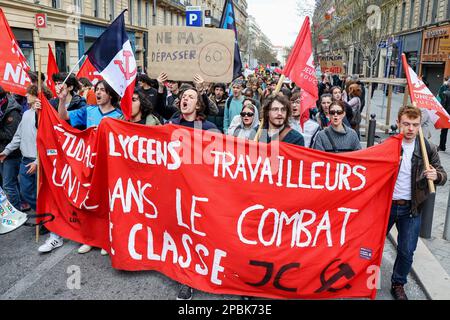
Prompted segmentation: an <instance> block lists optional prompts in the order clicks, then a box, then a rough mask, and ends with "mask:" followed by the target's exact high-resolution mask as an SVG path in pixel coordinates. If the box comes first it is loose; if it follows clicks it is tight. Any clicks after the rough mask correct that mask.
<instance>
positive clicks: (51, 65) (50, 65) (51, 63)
mask: <svg viewBox="0 0 450 320" xmlns="http://www.w3.org/2000/svg"><path fill="white" fill-rule="evenodd" d="M58 72H59V69H58V65H57V64H56V59H55V56H54V55H53V51H52V47H51V46H50V44H49V45H48V62H47V87H48V88H49V89H50V90H51V91H52V92H53V96H54V97H56V89H55V82H53V79H52V76H53V75H54V74H56V73H58Z"/></svg>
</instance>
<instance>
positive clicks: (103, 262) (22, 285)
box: [0, 227, 426, 300]
mask: <svg viewBox="0 0 450 320" xmlns="http://www.w3.org/2000/svg"><path fill="white" fill-rule="evenodd" d="M45 238H46V236H41V237H40V243H39V244H37V243H36V242H35V233H34V228H29V227H21V228H19V229H17V230H16V231H15V232H12V233H9V234H6V235H3V236H1V238H0V241H1V245H0V273H1V281H0V300H10V299H19V300H29V299H33V300H34V299H43V300H49V299H51V300H53V299H56V300H61V299H62V300H79V299H82V300H85V299H92V300H174V299H175V298H176V296H177V294H178V289H179V284H178V283H177V282H176V281H173V280H171V279H170V278H168V277H166V276H164V275H163V274H161V273H159V272H155V271H140V272H127V271H120V270H115V269H113V268H112V267H111V261H110V258H109V256H102V255H100V250H99V249H93V250H92V251H91V252H89V253H86V254H79V253H77V251H76V250H77V249H78V247H79V245H78V244H77V243H75V242H72V241H65V242H64V245H63V246H62V247H60V248H58V249H55V250H54V251H53V252H51V253H48V254H40V253H38V252H37V248H38V246H39V245H40V244H42V243H43V241H44V240H45ZM394 260H395V248H394V246H393V245H392V244H391V243H390V242H389V240H386V245H385V248H384V253H383V261H382V265H381V284H380V289H379V290H378V293H377V298H376V299H377V300H392V297H391V295H390V293H389V286H390V276H391V270H392V266H393V263H394ZM74 270H79V275H80V287H79V289H77V288H76V287H74V283H75V282H74V281H72V280H73V271H74ZM406 293H407V295H408V296H409V297H410V299H413V300H424V299H426V296H425V293H424V292H423V290H422V288H421V287H420V286H419V284H418V282H417V279H415V278H414V276H412V275H410V276H409V280H408V285H407V286H406ZM193 299H194V300H201V299H203V300H204V299H208V300H218V299H219V300H239V299H240V296H235V295H215V294H210V293H206V292H201V291H195V293H194V298H193Z"/></svg>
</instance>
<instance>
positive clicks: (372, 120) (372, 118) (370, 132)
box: [367, 113, 377, 148]
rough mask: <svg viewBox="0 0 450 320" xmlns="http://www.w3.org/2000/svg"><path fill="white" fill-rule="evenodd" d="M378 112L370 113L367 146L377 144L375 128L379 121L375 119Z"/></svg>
mask: <svg viewBox="0 0 450 320" xmlns="http://www.w3.org/2000/svg"><path fill="white" fill-rule="evenodd" d="M376 116H377V115H376V114H375V113H372V114H371V115H370V120H369V126H368V127H369V129H368V133H367V148H369V147H371V146H373V145H374V144H375V129H376V126H377V121H376V120H375V118H376Z"/></svg>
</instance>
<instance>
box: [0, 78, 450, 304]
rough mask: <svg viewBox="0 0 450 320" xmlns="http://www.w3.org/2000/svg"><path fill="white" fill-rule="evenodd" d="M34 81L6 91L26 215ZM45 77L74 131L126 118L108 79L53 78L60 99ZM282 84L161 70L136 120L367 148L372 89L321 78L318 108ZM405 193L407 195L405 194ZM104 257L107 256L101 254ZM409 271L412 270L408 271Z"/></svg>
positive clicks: (183, 295) (10, 162)
mask: <svg viewBox="0 0 450 320" xmlns="http://www.w3.org/2000/svg"><path fill="white" fill-rule="evenodd" d="M30 78H31V79H32V82H33V84H32V85H31V86H30V87H29V88H28V90H27V95H26V97H21V96H17V95H13V94H9V93H7V92H5V91H4V90H3V89H2V88H1V87H0V161H1V164H0V173H1V177H2V187H3V189H4V191H5V193H6V194H7V196H8V199H9V201H10V202H11V203H12V205H13V206H15V207H16V208H20V209H21V210H23V211H25V210H27V209H28V208H30V207H31V209H33V210H35V209H36V191H37V190H36V187H37V183H36V167H37V160H36V159H37V146H36V134H37V130H38V119H37V112H36V110H37V109H40V108H41V101H40V100H39V99H38V85H37V75H36V74H34V73H30ZM64 79H66V80H65V82H64ZM44 80H45V78H43V79H42V81H41V83H42V85H41V90H42V91H43V92H44V94H45V96H46V98H47V99H49V101H50V104H51V105H52V106H53V107H54V108H55V109H56V110H57V112H58V114H59V116H60V117H61V118H62V119H64V120H66V121H68V122H69V123H70V125H72V126H73V127H76V128H78V129H81V130H83V129H86V128H89V127H92V126H97V125H99V123H100V121H101V120H102V119H103V118H105V117H112V118H117V119H122V120H124V116H123V113H122V111H121V109H120V106H119V100H120V99H119V96H118V95H117V94H116V93H115V92H114V90H113V89H112V88H111V86H110V85H109V84H108V83H107V82H106V81H103V80H102V81H99V82H97V83H95V85H93V84H92V83H91V82H90V81H89V80H88V79H86V78H80V79H78V78H77V77H76V76H75V75H73V74H70V75H68V74H67V73H58V74H55V75H54V76H53V81H54V83H55V85H56V92H57V95H56V96H53V94H52V92H51V91H50V90H48V89H47V88H46V87H45V81H44ZM278 80H279V75H278V74H275V73H273V72H271V71H269V70H264V71H262V72H256V73H254V74H252V75H250V76H248V77H247V78H244V77H243V76H241V77H239V78H237V79H235V80H234V81H233V82H232V83H230V84H224V83H206V82H205V81H204V79H203V78H202V77H201V76H200V75H193V77H192V81H191V82H179V81H172V80H170V79H169V78H168V76H167V74H166V73H161V74H160V75H159V76H158V78H157V79H151V78H149V77H148V76H147V75H146V74H139V75H138V78H137V81H136V89H135V91H134V93H133V97H132V112H131V118H130V120H129V121H130V122H133V123H136V124H141V125H146V126H155V125H164V124H167V123H171V124H176V125H181V126H186V127H191V128H199V129H203V130H216V131H219V132H221V133H223V134H226V135H230V136H234V137H237V138H238V139H248V140H258V141H260V142H266V143H270V142H271V141H274V140H279V141H282V142H286V143H290V144H294V145H298V146H304V147H308V148H314V149H317V150H321V151H325V152H334V153H339V152H349V151H355V150H359V149H361V144H360V134H359V128H360V122H361V112H362V110H363V108H364V105H365V88H364V85H363V84H362V83H361V82H359V81H358V78H357V77H338V76H336V75H335V76H333V77H331V76H330V75H327V74H324V75H322V77H321V79H320V81H319V85H318V92H319V99H318V100H317V102H316V104H314V105H311V106H302V100H301V96H302V91H301V89H300V88H298V87H297V86H296V85H295V84H293V83H291V82H286V83H282V84H280V85H281V88H280V90H279V92H277V93H275V90H276V87H277V84H278ZM442 100H443V101H444V102H445V103H447V101H448V104H447V105H448V106H450V91H449V90H448V86H447V90H443V92H442ZM449 108H450V107H449ZM405 112H406V113H404V115H405V117H404V118H405V119H406V120H408V119H409V118H411V117H412V118H414V119H416V118H418V117H419V118H420V115H418V114H416V113H415V112H414V110H413V111H411V110H407V111H405ZM419 113H420V112H419ZM399 119H400V117H399ZM402 119H403V118H402ZM401 125H403V124H401ZM405 126H406V124H405ZM405 130H406V129H405ZM443 132H444V131H443ZM446 134H447V132H446V131H445V136H444V135H443V136H442V137H441V146H440V149H441V150H445V142H446ZM410 140H411V139H410ZM411 150H413V149H411ZM414 152H415V151H414ZM433 156H434V158H435V159H434V161H432V163H433V165H434V166H436V167H438V169H439V174H436V170H435V171H433V172H431V171H426V173H427V174H428V175H429V176H430V177H432V178H434V179H437V180H439V181H438V182H439V183H442V182H443V180H444V177H445V172H444V171H443V169H442V167H440V164H439V161H438V158H437V160H436V155H435V154H433ZM422 170H424V169H423V168H422ZM399 193H400V194H401V196H403V194H402V192H399ZM407 197H408V195H407ZM407 197H406V199H407ZM409 197H410V193H409ZM410 198H411V197H410ZM402 199H403V198H402ZM409 200H410V199H409ZM399 203H400V202H399ZM399 205H400V204H399ZM391 222H392V223H394V222H395V221H394V220H392V221H391ZM391 225H392V224H390V226H391ZM47 232H48V231H47V230H46V229H45V227H41V233H47ZM62 245H63V239H62V238H61V237H60V236H58V235H56V234H54V233H50V235H49V237H48V239H47V240H46V241H45V243H44V244H43V245H41V246H40V247H39V249H38V250H39V252H42V253H45V252H50V251H52V250H54V249H56V248H58V247H60V246H62ZM91 249H92V247H91V246H89V245H87V244H83V245H82V246H81V247H80V248H79V249H78V253H80V254H84V253H87V252H89V251H90V250H91ZM410 251H411V250H410ZM412 251H414V249H413V250H412ZM102 254H103V255H106V254H107V252H106V251H105V250H102ZM411 255H412V253H411ZM405 270H407V272H409V269H408V268H407V267H405ZM404 272H405V271H403V273H404ZM396 276H397V278H398V279H400V280H401V281H400V282H398V281H397V282H396V283H394V282H393V288H394V285H395V290H397V291H395V292H394V293H395V294H397V296H395V295H394V296H395V297H396V298H398V297H400V298H401V297H403V296H402V295H404V291H402V290H400V289H398V288H399V285H401V289H402V288H403V284H404V283H405V280H404V277H403V276H402V277H400V276H399V275H398V274H397V275H396ZM397 278H396V279H397ZM399 290H400V291H399ZM394 293H393V294H394ZM192 294H193V289H192V288H190V287H188V286H185V285H183V286H182V287H181V290H180V292H179V295H178V299H183V300H186V299H190V298H191V297H192Z"/></svg>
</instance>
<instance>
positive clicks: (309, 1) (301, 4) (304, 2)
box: [297, 0, 316, 18]
mask: <svg viewBox="0 0 450 320" xmlns="http://www.w3.org/2000/svg"><path fill="white" fill-rule="evenodd" d="M315 6H316V0H298V1H297V13H298V15H299V16H300V17H307V16H308V17H310V18H312V16H313V14H314V8H315Z"/></svg>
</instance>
